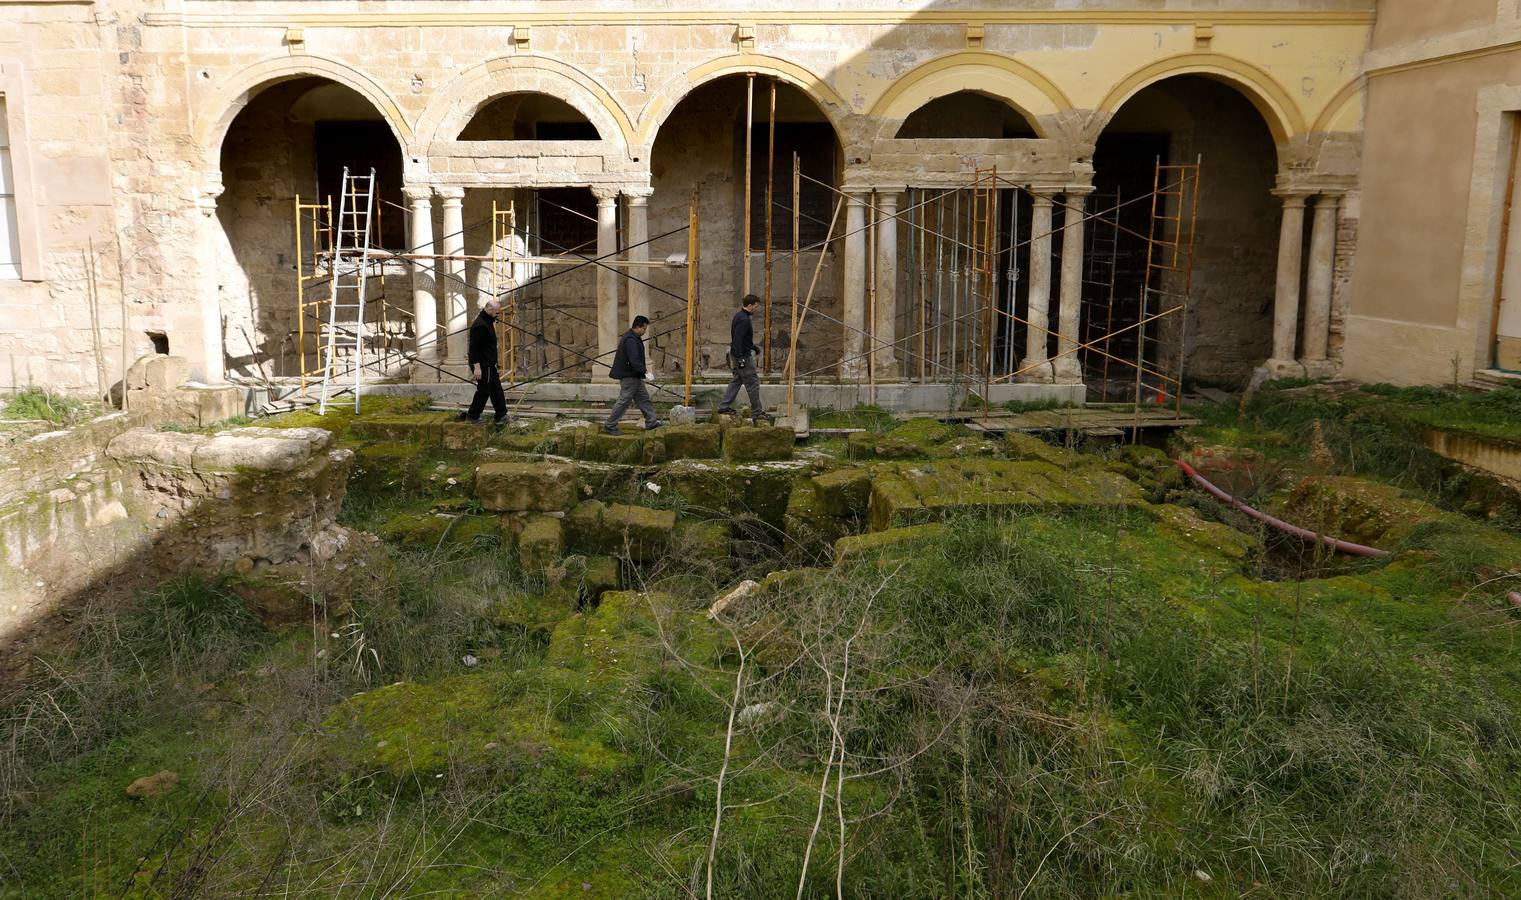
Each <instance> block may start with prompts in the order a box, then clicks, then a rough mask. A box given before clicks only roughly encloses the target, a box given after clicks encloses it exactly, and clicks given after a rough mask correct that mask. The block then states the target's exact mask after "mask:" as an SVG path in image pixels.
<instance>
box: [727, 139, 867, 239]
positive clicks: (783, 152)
mask: <svg viewBox="0 0 1521 900" xmlns="http://www.w3.org/2000/svg"><path fill="white" fill-rule="evenodd" d="M766 132H767V127H766V123H764V122H761V123H758V124H757V125H756V127H755V128H754V129H753V130H752V132H751V135H750V138H751V148H750V153H751V156H750V166H751V169H750V171H751V181H750V249H751V250H765V249H766V153H767V150H768V149H769V148H768V146H767V142H768V139H769V136H768V135H767V133H766ZM740 143H744V142H743V141H741V142H740ZM834 147H835V140H834V128H833V127H831V126H830V125H829V124H828V123H827V122H777V123H776V157H775V159H774V162H775V165H774V166H773V167H772V170H771V178H772V185H771V206H772V209H771V249H772V250H791V249H792V154H793V153H794V152H796V153H797V155H798V171H800V172H801V173H802V174H803V176H804V177H803V178H802V179H800V180H801V184H800V185H799V188H798V193H799V194H800V195H801V198H800V203H799V206H800V207H801V209H800V213H801V214H800V215H799V216H798V226H797V229H798V241H799V242H800V243H801V244H802V245H803V249H805V250H806V249H808V248H809V247H811V246H813V245H814V244H817V243H819V242H820V241H822V240H824V236H825V235H826V234H828V232H829V217H830V215H832V214H833V213H834V198H835V194H834V192H833V191H831V190H830V189H829V188H828V187H825V185H830V186H833V185H834V164H835V158H834ZM809 178H814V179H817V180H818V181H822V182H823V183H824V184H816V183H814V182H812V181H809V180H808V179H809ZM740 190H744V186H743V185H741V186H740ZM844 219H845V214H844V213H843V212H841V213H840V221H839V222H837V223H835V227H834V232H835V234H840V233H841V232H842V231H844V228H845V221H844Z"/></svg>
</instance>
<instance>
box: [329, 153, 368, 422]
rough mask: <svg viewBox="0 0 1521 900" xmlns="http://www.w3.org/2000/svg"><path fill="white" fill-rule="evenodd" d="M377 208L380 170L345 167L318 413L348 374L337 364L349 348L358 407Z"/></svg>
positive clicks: (334, 248)
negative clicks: (355, 172) (353, 170)
mask: <svg viewBox="0 0 1521 900" xmlns="http://www.w3.org/2000/svg"><path fill="white" fill-rule="evenodd" d="M374 211H375V170H374V169H373V168H372V169H370V174H368V175H350V174H349V168H348V166H344V167H343V184H342V189H341V190H340V191H339V195H338V227H337V229H336V230H335V234H334V240H333V257H332V261H331V265H332V277H331V280H330V281H329V282H328V285H329V286H328V309H327V326H326V327H327V335H326V337H327V340H326V341H325V342H324V346H325V347H326V359H324V360H323V363H322V399H321V400H320V401H319V402H318V406H317V412H318V414H319V415H326V414H327V401H328V398H329V397H330V396H334V395H335V393H341V390H342V389H337V390H336V391H335V387H336V382H337V381H338V379H339V378H340V377H341V376H342V375H343V374H344V373H342V372H339V370H338V359H339V356H340V354H344V353H345V352H347V355H348V360H349V366H350V367H351V369H352V370H353V374H354V382H353V385H352V390H353V392H354V412H356V413H357V412H359V383H360V376H361V373H362V372H363V370H364V359H363V356H364V290H365V280H366V279H367V278H368V276H369V270H370V250H371V249H372V248H371V246H370V216H371V215H372V214H373V213H374Z"/></svg>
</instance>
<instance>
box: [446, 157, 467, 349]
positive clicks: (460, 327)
mask: <svg viewBox="0 0 1521 900" xmlns="http://www.w3.org/2000/svg"><path fill="white" fill-rule="evenodd" d="M438 197H439V200H441V201H442V204H443V207H444V217H443V229H444V233H443V235H442V236H441V237H440V238H439V245H440V247H441V249H442V252H443V254H444V255H445V256H452V257H463V256H464V255H465V209H464V203H465V189H464V188H457V187H445V188H439V189H438ZM439 277H441V278H442V279H443V282H444V331H445V332H446V333H447V336H446V337H445V338H444V346H445V352H446V353H447V358H446V359H445V363H446V364H447V365H451V366H460V367H463V366H464V365H465V362H466V358H467V357H466V351H467V347H468V338H469V335H468V334H467V333H466V332H467V331H468V329H469V328H470V307H469V305H468V302H467V300H466V296H465V261H464V259H462V258H456V259H448V260H443V261H442V262H441V263H439Z"/></svg>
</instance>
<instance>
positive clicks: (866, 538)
mask: <svg viewBox="0 0 1521 900" xmlns="http://www.w3.org/2000/svg"><path fill="white" fill-rule="evenodd" d="M948 534H950V529H949V528H948V527H947V526H945V525H944V524H941V523H939V522H931V523H929V524H926V525H910V526H907V527H905V528H889V529H887V530H885V531H876V532H872V533H870V534H856V535H851V536H850V537H843V538H840V539H839V540H838V541H835V543H834V559H835V562H836V563H839V562H843V561H845V560H847V559H851V558H852V557H858V556H861V555H863V554H866V553H871V552H872V551H875V550H881V549H883V548H885V547H896V546H900V545H903V544H911V543H913V542H915V541H922V540H928V539H933V538H943V537H945V536H947V535H948Z"/></svg>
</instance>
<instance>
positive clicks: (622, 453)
mask: <svg viewBox="0 0 1521 900" xmlns="http://www.w3.org/2000/svg"><path fill="white" fill-rule="evenodd" d="M574 455H575V457H576V458H577V459H584V460H587V461H588V462H608V463H625V464H629V465H653V464H655V463H660V462H664V461H665V442H664V441H663V440H662V439H661V438H660V437H659V434H658V433H656V434H651V435H645V434H617V435H614V434H603V433H602V432H600V431H596V432H592V433H591V434H587V435H584V436H582V438H581V440H580V442H579V445H578V446H577V448H576V451H575V454H574Z"/></svg>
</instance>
